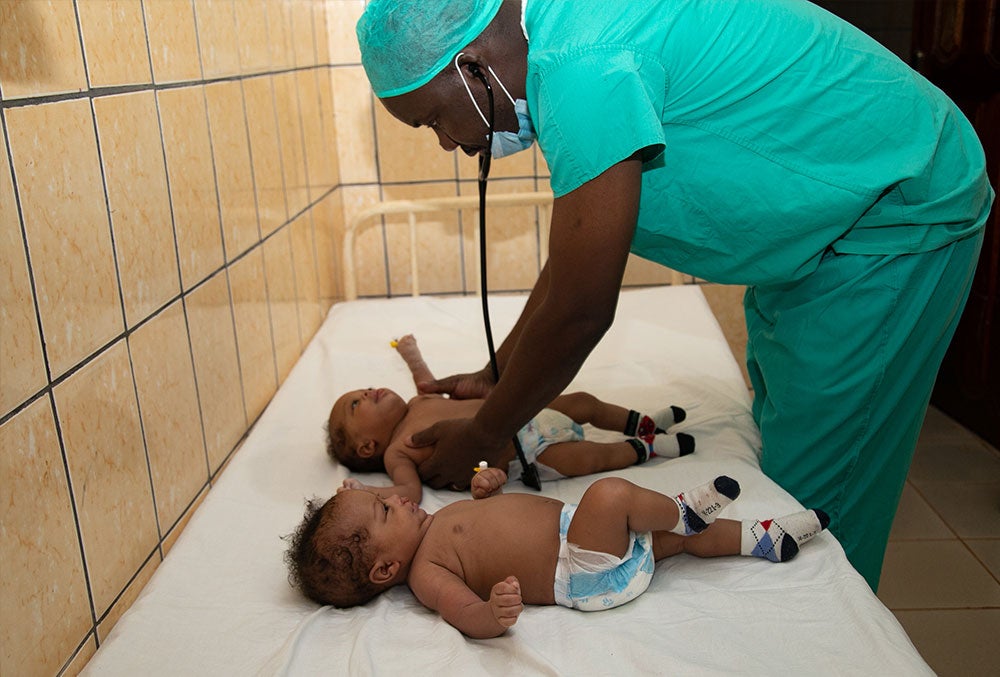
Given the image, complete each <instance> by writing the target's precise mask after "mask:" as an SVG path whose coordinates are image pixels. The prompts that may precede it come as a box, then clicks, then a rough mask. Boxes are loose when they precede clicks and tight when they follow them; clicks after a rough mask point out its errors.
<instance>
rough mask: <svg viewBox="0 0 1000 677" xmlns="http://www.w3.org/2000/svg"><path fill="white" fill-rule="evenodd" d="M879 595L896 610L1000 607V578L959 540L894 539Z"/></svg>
mask: <svg viewBox="0 0 1000 677" xmlns="http://www.w3.org/2000/svg"><path fill="white" fill-rule="evenodd" d="M882 572H883V573H882V580H881V583H880V584H879V592H878V597H879V599H881V600H882V603H883V604H885V605H886V606H887V607H889V608H890V609H892V610H894V611H896V610H900V609H948V608H950V609H954V608H983V607H989V606H997V607H1000V583H997V581H996V579H995V578H993V576H991V575H990V573H989V572H988V571H987V570H986V568H985V567H984V566H983V565H982V564H980V563H979V561H978V560H977V559H976V558H975V557H973V555H972V553H970V552H969V550H968V549H967V548H966V547H965V546H964V545H963V544H962V543H961V542H959V541H895V542H892V543H889V547H888V549H887V550H886V555H885V564H884V566H883V567H882Z"/></svg>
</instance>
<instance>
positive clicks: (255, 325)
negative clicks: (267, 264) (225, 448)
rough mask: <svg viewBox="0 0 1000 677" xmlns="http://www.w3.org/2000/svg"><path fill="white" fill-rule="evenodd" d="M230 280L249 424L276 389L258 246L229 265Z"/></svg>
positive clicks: (262, 260)
mask: <svg viewBox="0 0 1000 677" xmlns="http://www.w3.org/2000/svg"><path fill="white" fill-rule="evenodd" d="M229 282H230V286H231V288H232V296H233V314H234V316H235V318H236V345H237V347H238V348H239V357H240V374H241V377H242V380H243V400H244V401H245V402H246V410H247V420H248V421H249V422H250V424H251V425H252V424H253V422H254V421H256V420H257V417H258V416H260V414H261V412H262V411H264V407H265V406H267V403H268V402H270V401H271V397H272V396H273V395H274V393H275V391H276V390H277V388H278V380H277V372H276V370H275V366H274V340H273V338H272V334H271V315H270V312H269V310H268V303H267V287H266V284H265V282H264V258H263V256H262V254H261V250H260V248H258V249H255V250H253V251H251V252H250V253H249V254H247V255H246V256H245V257H243V258H242V259H240V260H239V261H237V262H236V263H234V264H232V266H230V268H229Z"/></svg>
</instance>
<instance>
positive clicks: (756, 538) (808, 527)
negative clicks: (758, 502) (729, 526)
mask: <svg viewBox="0 0 1000 677" xmlns="http://www.w3.org/2000/svg"><path fill="white" fill-rule="evenodd" d="M829 525H830V516H829V515H827V514H826V513H825V512H823V511H822V510H819V509H815V510H804V511H802V512H796V513H792V514H791V515H785V516H784V517H776V518H774V519H769V520H743V531H742V535H741V538H740V554H741V555H743V556H744V557H763V558H764V559H769V560H771V561H772V562H787V561H788V560H790V559H792V558H793V557H795V556H796V555H797V554H799V546H801V545H802V544H803V543H805V542H806V541H808V540H810V539H811V538H813V537H814V536H816V535H817V534H819V533H820V532H821V531H823V530H824V529H826V528H827V527H828V526H829Z"/></svg>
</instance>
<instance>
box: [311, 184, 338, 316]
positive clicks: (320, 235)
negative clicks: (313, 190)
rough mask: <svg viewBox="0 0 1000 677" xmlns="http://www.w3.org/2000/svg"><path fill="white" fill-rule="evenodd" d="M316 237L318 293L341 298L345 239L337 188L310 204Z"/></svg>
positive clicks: (322, 295) (331, 297)
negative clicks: (313, 204)
mask: <svg viewBox="0 0 1000 677" xmlns="http://www.w3.org/2000/svg"><path fill="white" fill-rule="evenodd" d="M313 228H314V233H315V239H316V267H317V271H318V276H319V295H320V298H324V299H342V298H343V294H344V290H343V286H342V285H343V283H342V281H341V270H342V268H343V264H342V262H341V246H342V243H343V238H344V200H343V193H342V191H341V189H340V188H338V189H336V190H334V191H333V192H332V193H331V194H330V195H328V196H327V197H326V198H324V199H323V200H322V201H320V202H319V203H318V204H317V205H316V206H315V207H313Z"/></svg>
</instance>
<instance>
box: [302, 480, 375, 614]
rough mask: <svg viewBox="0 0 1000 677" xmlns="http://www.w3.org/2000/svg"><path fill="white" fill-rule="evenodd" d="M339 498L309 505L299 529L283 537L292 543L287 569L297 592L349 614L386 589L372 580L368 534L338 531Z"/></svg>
mask: <svg viewBox="0 0 1000 677" xmlns="http://www.w3.org/2000/svg"><path fill="white" fill-rule="evenodd" d="M337 496H339V494H335V495H334V496H333V498H331V499H330V500H328V501H327V502H326V503H322V504H321V502H320V499H318V498H315V497H314V498H312V499H310V500H307V501H306V510H305V515H304V516H303V518H302V522H301V524H299V526H298V527H297V528H296V529H295V531H294V532H293V533H291V534H288V535H287V536H284V537H283V538H284V540H285V541H287V542H288V543H289V546H288V550H286V551H285V564H286V565H287V566H288V582H289V583H290V584H291V585H292V587H293V588H297V589H298V590H300V591H301V592H302V594H304V595H305V596H306V597H308V598H309V599H311V600H313V601H316V602H319V603H320V604H332V605H333V606H336V607H340V608H347V607H352V606H357V605H360V604H365V603H366V602H368V601H369V600H370V599H372V598H373V597H375V596H376V595H378V594H379V593H381V592H382V591H383V590H385V586H379V585H376V584H375V583H373V582H372V581H371V579H370V578H369V577H368V574H369V572H370V571H371V567H372V564H373V556H372V554H371V553H370V552H369V547H368V530H367V529H364V528H359V529H356V530H354V531H352V532H347V533H345V532H344V530H342V529H340V528H338V527H339V525H338V524H337V518H338V515H337V510H338V508H339V504H338V501H337Z"/></svg>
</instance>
